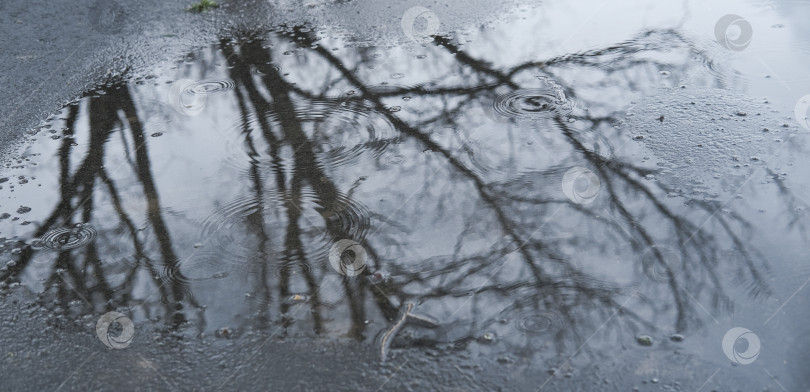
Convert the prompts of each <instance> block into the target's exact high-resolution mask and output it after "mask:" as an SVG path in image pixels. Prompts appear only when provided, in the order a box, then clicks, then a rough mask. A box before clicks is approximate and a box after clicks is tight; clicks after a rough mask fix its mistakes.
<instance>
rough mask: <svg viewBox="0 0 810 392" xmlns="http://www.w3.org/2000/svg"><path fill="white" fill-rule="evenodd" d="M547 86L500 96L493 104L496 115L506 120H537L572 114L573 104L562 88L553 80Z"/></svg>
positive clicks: (546, 82) (548, 81) (547, 81)
mask: <svg viewBox="0 0 810 392" xmlns="http://www.w3.org/2000/svg"><path fill="white" fill-rule="evenodd" d="M545 84H546V85H545V86H544V87H540V88H527V89H520V90H515V91H511V92H508V93H506V94H502V95H500V96H498V97H497V98H496V99H495V102H494V104H493V111H494V113H495V115H496V116H499V117H501V118H504V119H515V120H536V119H539V118H554V117H564V116H566V115H568V114H570V113H571V111H572V110H573V104H572V103H571V101H569V100H568V99H567V98H566V97H565V92H564V91H563V89H562V87H560V85H558V84H557V83H555V82H553V81H551V80H546V81H545Z"/></svg>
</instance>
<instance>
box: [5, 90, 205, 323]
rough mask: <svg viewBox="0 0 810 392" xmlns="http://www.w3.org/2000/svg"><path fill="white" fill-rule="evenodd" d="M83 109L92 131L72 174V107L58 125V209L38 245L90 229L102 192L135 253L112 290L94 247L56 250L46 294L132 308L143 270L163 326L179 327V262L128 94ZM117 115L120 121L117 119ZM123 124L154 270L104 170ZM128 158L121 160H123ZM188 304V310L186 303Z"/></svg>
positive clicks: (28, 253) (27, 257) (97, 306)
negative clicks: (59, 231)
mask: <svg viewBox="0 0 810 392" xmlns="http://www.w3.org/2000/svg"><path fill="white" fill-rule="evenodd" d="M85 102H86V104H87V109H88V113H90V117H89V120H88V121H89V128H90V129H92V130H93V132H91V133H90V135H89V136H90V140H89V143H88V146H87V153H86V155H85V157H84V160H83V161H82V163H81V164H80V165H79V167H78V168H77V169H76V170H75V171H74V172H73V173H72V174H71V167H70V162H71V159H70V155H71V153H72V149H73V146H74V145H75V143H74V136H75V135H74V129H75V126H76V122H77V121H78V116H77V114H78V110H77V107H76V106H70V107H69V114H68V116H67V118H66V121H65V123H66V124H67V127H66V130H65V131H64V138H63V139H62V140H63V141H62V145H61V147H60V149H59V162H60V201H59V203H58V204H57V206H56V208H55V209H54V211H53V212H52V213H51V214H50V215H49V216H48V217H47V218H46V219H45V220H44V222H43V223H42V225H41V226H40V227H39V228H38V229H37V230H36V231H35V233H34V235H35V236H36V237H41V236H43V235H44V234H45V233H46V232H48V231H49V230H51V229H54V228H57V227H61V226H70V225H74V224H76V223H83V222H89V221H91V220H92V219H93V212H94V209H95V208H96V206H95V204H94V203H95V202H96V201H97V200H99V199H100V198H105V196H104V195H103V194H104V192H105V191H106V199H108V200H109V201H110V202H111V204H112V207H113V209H114V211H115V212H116V214H117V217H118V219H119V220H120V225H121V226H123V229H124V231H126V232H127V235H128V237H130V238H131V241H132V246H133V249H134V254H133V265H132V267H133V268H132V269H131V270H129V271H127V272H126V273H125V274H124V276H123V278H121V279H118V280H119V283H118V284H113V283H111V282H110V279H109V277H108V276H107V274H108V273H109V271H105V266H104V265H103V264H102V256H103V255H101V254H100V252H99V248H98V246H99V241H94V242H90V243H89V244H87V245H86V246H85V247H83V248H80V249H63V250H58V255H57V258H56V262H55V263H53V265H52V272H51V274H50V276H49V277H48V278H47V280H46V283H45V287H53V288H54V289H55V290H56V293H55V295H56V297H57V298H58V299H59V302H60V303H61V304H63V305H66V304H68V303H69V302H71V301H75V300H80V299H81V300H84V301H90V303H91V304H92V306H93V307H94V310H95V311H99V310H112V309H114V308H115V307H116V306H124V305H126V304H128V303H129V301H131V300H133V298H134V297H133V295H132V293H129V292H127V290H131V289H132V287H133V282H134V281H135V280H136V278H137V274H138V271H139V268H141V267H144V268H145V269H147V270H148V271H149V275H150V276H152V278H153V282H154V284H155V286H156V288H157V289H156V290H157V291H158V293H159V294H160V298H161V302H162V303H163V305H164V308H165V312H166V317H167V319H171V320H174V323H177V324H179V323H182V322H183V321H184V320H185V316H183V313H182V311H180V309H181V305H180V304H181V301H182V300H184V299H186V298H184V297H185V296H184V288H183V284H182V282H183V279H184V278H183V276H182V274H180V273H179V270H178V269H177V267H176V266H177V263H178V261H179V260H178V258H177V256H176V254H175V252H174V250H173V248H172V243H171V237H170V235H169V231H168V228H167V227H166V224H165V222H164V218H163V217H162V216H161V208H160V201H159V197H158V190H157V187H156V186H155V183H154V180H153V175H152V169H151V164H150V158H149V153H148V145H147V143H146V140H145V135H144V131H143V128H142V126H141V124H140V121H139V119H138V116H137V114H136V112H135V105H134V103H133V102H132V99H131V97H130V95H129V91H128V89H126V88H125V87H122V88H120V89H115V90H111V91H110V92H109V93H108V94H106V95H104V96H99V97H94V98H90V99H87V100H86V101H85ZM119 112H120V113H122V114H123V116H119ZM124 124H126V125H127V127H128V129H129V130H130V131H131V138H132V140H131V144H132V146H135V148H134V149H133V150H132V151H131V153H133V154H134V163H133V167H134V171H135V174H136V175H137V178H138V180H139V182H140V183H141V184H142V186H143V195H144V196H143V200H145V201H146V203H147V209H146V216H147V217H148V220H149V223H150V225H151V226H152V229H153V230H154V233H155V238H156V240H157V241H158V244H159V246H158V247H159V250H160V255H161V262H160V264H158V263H155V262H154V261H153V260H152V258H151V257H149V256H148V252H147V249H146V245H145V244H144V240H143V239H141V238H139V237H140V235H139V232H140V230H139V229H138V228H137V227H136V224H135V223H134V221H133V219H132V218H131V217H130V216H129V214H128V213H127V212H126V210H125V209H124V207H123V205H122V197H121V194H120V192H119V190H118V189H117V186H116V183H115V182H114V180H113V179H112V178H111V176H110V174H109V173H108V171H107V169H106V168H105V165H104V158H105V157H104V152H105V150H106V147H105V145H106V144H107V143H108V142H109V141H110V137H111V136H112V134H113V133H114V132H116V130H117V129H120V128H123V127H124ZM118 132H122V131H118ZM121 136H122V140H123V141H124V144H125V146H126V143H127V141H126V137H125V135H123V133H122V135H121ZM128 153H130V151H128ZM129 158H130V157H129V156H128V157H127V159H129ZM127 197H130V195H127ZM102 234H104V233H102ZM33 256H34V252H33V251H32V249H31V248H30V247H26V248H25V252H24V253H23V255H22V257H21V259H20V261H19V262H18V263H17V265H16V266H15V268H14V269H11V270H9V271H8V272H7V273H6V274H5V276H2V277H0V278H2V279H9V278H12V279H13V277H14V276H15V275H16V274H19V273H20V272H21V271H22V270H23V269H24V268H25V267H26V266H28V265H29V263H31V260H32V258H33ZM77 296H78V298H77ZM191 301H192V304H193V303H194V301H193V299H191Z"/></svg>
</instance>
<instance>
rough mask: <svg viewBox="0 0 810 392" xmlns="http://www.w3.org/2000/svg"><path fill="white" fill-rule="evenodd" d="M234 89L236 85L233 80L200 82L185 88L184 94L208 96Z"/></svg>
mask: <svg viewBox="0 0 810 392" xmlns="http://www.w3.org/2000/svg"><path fill="white" fill-rule="evenodd" d="M234 87H236V84H235V83H234V82H233V80H201V81H199V82H196V83H192V84H191V85H189V86H188V87H186V89H185V90H184V92H185V93H186V94H201V95H208V94H218V93H224V92H228V91H231V90H233V89H234Z"/></svg>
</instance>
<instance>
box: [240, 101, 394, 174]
mask: <svg viewBox="0 0 810 392" xmlns="http://www.w3.org/2000/svg"><path fill="white" fill-rule="evenodd" d="M293 106H294V107H295V109H294V111H292V112H291V111H289V110H278V109H277V108H275V107H271V108H270V109H269V110H268V111H267V112H266V114H265V115H264V118H261V119H260V118H257V117H256V116H255V115H250V117H248V119H247V121H246V122H247V123H246V124H244V123H242V122H239V123H237V124H234V125H233V126H232V127H230V128H229V129H228V130H227V131H225V133H226V136H227V137H228V138H229V141H228V143H227V147H226V148H227V149H228V151H227V154H228V158H226V161H227V162H228V163H229V164H230V165H232V166H234V167H237V168H240V169H242V170H244V169H245V168H246V167H247V165H248V164H249V163H250V162H259V163H260V164H261V165H264V166H268V167H273V166H274V165H277V164H278V162H277V158H274V157H272V156H270V155H269V153H268V152H267V151H268V149H267V148H266V147H267V145H268V144H269V143H268V140H266V139H264V137H265V135H266V134H265V133H263V129H262V124H267V125H268V127H269V128H270V129H273V130H277V132H278V133H279V135H278V136H277V137H278V138H282V137H283V136H282V135H292V134H294V133H297V132H298V131H299V130H298V127H299V126H300V131H303V132H304V135H302V136H306V139H307V140H306V142H307V143H306V144H298V143H301V142H303V141H304V140H303V139H297V137H298V135H297V134H296V139H290V140H281V142H290V143H292V145H291V147H292V148H293V150H295V151H298V152H300V154H299V155H298V156H299V157H303V156H309V154H306V153H307V151H306V150H305V149H307V148H309V149H311V152H312V156H314V158H315V162H289V165H293V164H295V165H316V166H318V167H323V168H330V169H332V168H337V167H340V166H344V165H348V166H353V165H356V164H357V163H358V162H359V161H361V159H363V158H367V159H370V160H371V159H376V158H378V157H380V156H381V155H382V154H383V152H385V150H386V148H387V147H388V146H389V145H390V144H395V143H399V142H400V135H399V132H398V131H397V130H396V129H395V128H394V125H393V124H392V123H391V122H390V121H389V120H388V119H387V118H386V117H385V116H384V115H383V114H381V113H379V112H377V111H376V110H374V109H373V108H372V107H370V105H368V104H367V103H364V102H362V101H343V102H341V101H340V100H321V101H317V100H316V101H293ZM260 120H261V121H260ZM289 124H296V128H295V129H290V128H289V126H290V125H289ZM249 146H254V147H253V148H252V149H251V147H249ZM287 163H288V162H282V164H287Z"/></svg>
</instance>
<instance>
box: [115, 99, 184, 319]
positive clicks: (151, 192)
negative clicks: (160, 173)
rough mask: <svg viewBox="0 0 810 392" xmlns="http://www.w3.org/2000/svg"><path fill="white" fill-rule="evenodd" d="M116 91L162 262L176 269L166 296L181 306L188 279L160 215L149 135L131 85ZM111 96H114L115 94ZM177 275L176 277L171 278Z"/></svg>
mask: <svg viewBox="0 0 810 392" xmlns="http://www.w3.org/2000/svg"><path fill="white" fill-rule="evenodd" d="M116 91H117V93H116V95H117V96H118V97H121V99H120V102H121V105H120V108H121V110H123V111H124V114H125V115H126V117H127V120H128V121H129V127H130V129H131V131H132V139H133V140H134V144H135V162H136V164H137V165H138V170H137V175H138V180H140V182H141V184H142V185H143V193H144V196H145V197H146V206H147V207H146V216H147V218H148V219H149V223H151V224H152V228H154V230H155V238H156V239H157V241H158V244H159V247H160V253H161V256H162V258H163V264H164V266H165V268H166V269H167V270H168V271H173V272H174V276H172V277H170V278H169V281H168V282H164V284H166V283H168V284H169V285H170V287H171V292H172V298H171V299H168V298H167V300H168V301H169V302H170V304H173V305H175V307H178V306H179V305H180V301H182V300H183V299H184V297H185V295H184V294H183V287H182V286H183V285H184V284H183V283H182V282H183V281H185V279H184V278H183V276H182V272H180V268H179V265H178V263H179V262H180V260H179V259H178V258H177V255H176V254H175V253H174V249H173V248H172V240H171V237H170V235H169V229H168V228H167V227H166V223H165V222H164V220H163V216H162V215H161V207H160V199H159V196H158V191H157V188H156V187H155V183H154V180H153V178H152V166H151V163H150V162H149V152H148V151H147V142H146V135H145V134H144V131H143V128H142V126H141V123H140V120H139V119H138V114H137V111H136V110H135V106H134V105H133V103H132V101H131V99H130V97H129V89H127V88H121V89H120V90H116ZM110 98H111V99H112V98H114V97H110ZM175 276H176V278H177V279H172V278H173V277H175ZM173 310H175V309H171V308H169V309H167V311H168V312H172V313H171V316H172V317H171V318H172V319H173V320H174V324H175V325H179V324H181V323H183V322H184V321H185V316H184V315H183V313H182V312H180V311H174V312H173Z"/></svg>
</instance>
